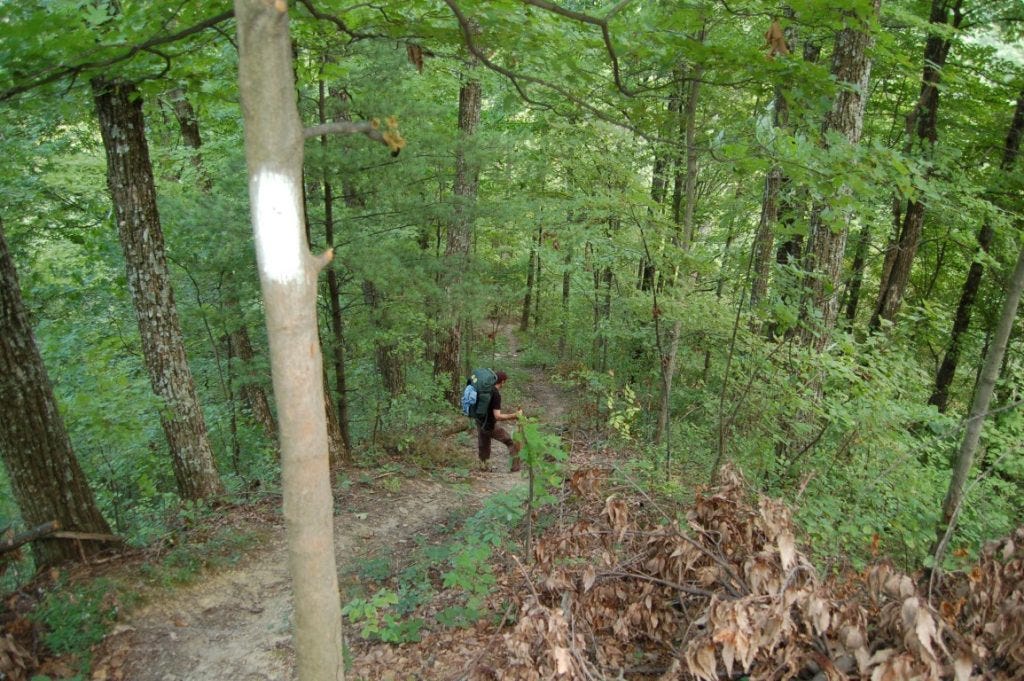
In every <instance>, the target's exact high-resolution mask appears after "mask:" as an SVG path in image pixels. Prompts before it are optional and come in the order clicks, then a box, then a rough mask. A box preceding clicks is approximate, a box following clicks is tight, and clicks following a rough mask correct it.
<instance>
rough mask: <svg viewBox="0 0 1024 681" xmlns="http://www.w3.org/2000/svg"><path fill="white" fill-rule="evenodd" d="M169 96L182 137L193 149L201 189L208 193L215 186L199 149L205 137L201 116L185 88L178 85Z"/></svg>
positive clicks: (193, 159)
mask: <svg viewBox="0 0 1024 681" xmlns="http://www.w3.org/2000/svg"><path fill="white" fill-rule="evenodd" d="M167 96H168V98H169V99H170V100H171V110H172V111H174V117H175V119H177V121H178V129H179V130H180V131H181V139H182V140H184V142H185V145H186V146H187V147H189V148H190V149H192V159H191V160H192V167H194V168H195V169H196V173H197V174H198V175H199V189H200V190H202V192H203V193H204V194H207V193H209V192H210V190H211V189H212V188H213V182H212V180H211V179H210V175H209V173H207V172H206V166H205V165H204V164H203V156H202V154H201V153H200V151H199V150H200V149H201V148H202V146H203V138H202V136H201V135H200V133H199V118H198V117H197V116H196V111H195V109H194V108H193V107H192V103H191V102H190V101H188V96H187V95H186V93H185V88H183V87H176V88H174V89H173V90H171V91H170V92H168V93H167Z"/></svg>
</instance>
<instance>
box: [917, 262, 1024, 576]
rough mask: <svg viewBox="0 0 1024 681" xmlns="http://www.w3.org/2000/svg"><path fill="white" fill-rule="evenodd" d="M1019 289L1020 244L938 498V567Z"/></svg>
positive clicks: (1022, 280)
mask: <svg viewBox="0 0 1024 681" xmlns="http://www.w3.org/2000/svg"><path fill="white" fill-rule="evenodd" d="M1022 291H1024V247H1021V250H1020V254H1019V255H1018V256H1017V265H1016V267H1014V270H1013V276H1012V277H1011V278H1010V284H1009V288H1008V290H1007V292H1006V299H1005V300H1004V301H1003V311H1002V314H1001V315H1000V317H999V325H998V326H997V327H996V331H995V335H994V337H993V339H992V344H991V345H990V346H989V348H988V351H987V352H986V353H985V363H984V366H983V367H982V370H981V378H980V379H979V381H978V388H977V391H976V392H975V393H974V401H973V402H972V403H971V414H970V416H969V417H968V419H967V430H966V432H965V433H964V439H963V442H961V443H960V449H959V451H957V455H956V459H955V460H954V464H953V477H952V479H951V480H950V483H949V491H948V492H947V493H946V498H945V500H944V501H943V502H942V519H941V520H940V522H939V525H938V528H937V530H936V542H935V545H934V546H933V547H932V552H933V554H934V555H935V565H936V566H938V567H941V565H942V558H943V556H944V554H945V550H946V547H947V546H948V544H949V538H950V537H951V536H952V534H953V530H954V528H955V527H956V521H957V518H958V517H959V515H960V509H961V507H962V506H963V496H964V485H966V484H967V476H968V475H969V474H970V472H971V465H972V464H973V462H974V455H975V453H976V452H977V450H978V442H980V441H981V427H982V425H984V423H985V416H986V414H987V413H988V406H989V403H990V402H991V401H992V393H993V391H994V390H995V386H996V381H997V380H998V379H999V367H1000V366H1001V365H1002V362H1003V356H1004V355H1005V354H1006V344H1007V342H1008V340H1009V338H1010V332H1011V331H1012V330H1013V323H1014V321H1015V319H1016V317H1017V306H1018V305H1019V303H1020V297H1021V292H1022Z"/></svg>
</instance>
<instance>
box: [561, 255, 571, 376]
mask: <svg viewBox="0 0 1024 681" xmlns="http://www.w3.org/2000/svg"><path fill="white" fill-rule="evenodd" d="M571 286H572V249H571V248H569V247H568V246H567V247H566V249H565V260H564V261H563V262H562V327H561V331H560V333H559V335H558V357H559V359H565V352H566V344H567V342H568V337H569V294H570V291H571Z"/></svg>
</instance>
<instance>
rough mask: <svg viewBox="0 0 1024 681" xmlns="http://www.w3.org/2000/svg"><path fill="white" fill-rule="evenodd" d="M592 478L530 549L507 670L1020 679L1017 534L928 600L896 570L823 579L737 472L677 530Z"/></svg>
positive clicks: (1022, 583)
mask: <svg viewBox="0 0 1024 681" xmlns="http://www.w3.org/2000/svg"><path fill="white" fill-rule="evenodd" d="M596 476H597V474H596V473H595V472H594V471H578V472H577V473H576V474H574V476H573V479H572V481H571V485H572V487H573V489H574V491H575V492H577V493H578V494H579V495H580V497H581V503H582V504H583V506H582V508H581V513H580V516H579V517H581V518H585V519H582V520H580V521H578V522H576V523H575V524H574V525H572V526H570V527H567V528H564V529H561V530H555V531H551V532H549V533H548V534H547V535H546V536H544V537H543V538H542V539H541V540H540V541H539V542H538V543H537V546H536V550H535V555H534V558H535V561H536V564H535V565H536V567H535V571H534V574H533V576H532V577H531V582H532V584H531V585H530V587H529V588H525V589H521V590H520V593H521V594H525V595H524V596H523V597H522V598H521V604H522V605H521V608H520V613H521V616H520V619H519V621H518V623H517V624H516V626H515V627H514V628H513V629H512V630H511V631H508V632H507V633H505V634H504V637H503V638H504V644H505V650H504V658H505V659H504V661H503V663H502V662H497V663H496V664H495V666H496V667H498V668H499V669H501V670H502V671H501V672H500V673H499V675H498V678H501V679H562V678H565V679H612V678H623V677H625V678H659V679H665V680H669V679H706V680H708V681H711V680H714V679H727V678H739V677H741V676H744V675H745V676H748V677H749V678H750V679H754V680H760V679H764V680H776V679H780V680H781V679H794V678H801V679H804V678H807V679H809V678H814V679H820V680H823V681H824V680H828V681H839V680H844V679H850V680H854V679H863V680H868V679H870V680H871V681H896V680H899V679H922V680H937V679H956V681H968V680H969V679H994V680H1000V681H1001V680H1010V679H1021V678H1024V579H1022V577H1024V548H1022V546H1024V528H1021V529H1019V530H1017V532H1016V533H1015V534H1014V536H1013V537H1011V538H1009V539H1006V540H1003V541H1002V542H999V543H994V544H991V545H989V546H988V547H986V548H985V550H984V552H983V555H982V557H981V560H980V562H979V564H978V566H977V567H976V568H975V569H974V570H973V571H972V572H971V573H970V574H967V575H950V576H947V579H946V582H945V587H944V589H943V591H942V593H941V594H939V595H937V597H936V598H935V599H934V601H935V602H937V605H936V607H932V605H930V604H929V601H928V599H927V597H926V596H925V595H924V594H923V593H922V592H921V590H920V589H919V588H918V585H917V583H916V582H915V581H914V579H912V578H911V577H910V576H908V575H904V574H901V573H899V572H898V571H896V570H895V569H893V568H892V567H891V566H889V565H888V564H880V565H877V566H874V567H872V568H871V569H869V570H867V571H865V572H862V573H856V574H848V575H844V576H842V577H841V578H837V579H827V580H826V579H822V578H821V577H820V576H819V575H818V573H817V571H816V570H815V569H814V567H813V565H812V564H811V562H810V561H809V560H808V558H807V557H806V556H805V555H804V554H803V553H802V552H801V551H800V550H799V548H798V547H797V543H796V539H795V537H796V534H797V532H796V529H795V528H794V526H793V521H792V518H791V515H790V512H789V510H788V509H787V508H786V507H785V505H783V504H781V503H780V502H777V501H773V500H770V499H766V498H763V497H761V498H758V499H756V500H755V499H754V498H753V497H752V495H751V493H750V491H749V488H748V486H747V485H746V484H745V483H744V481H743V479H742V478H741V477H740V476H739V475H738V473H737V472H736V471H735V470H731V469H730V470H727V471H725V474H724V475H723V482H722V484H721V485H720V486H719V487H718V488H717V489H714V490H711V491H707V492H704V493H701V494H699V495H698V496H697V499H696V501H695V503H694V506H693V508H692V509H691V510H690V511H689V513H688V514H687V515H686V521H685V526H684V527H680V526H679V525H678V524H676V523H669V524H662V525H659V524H654V523H652V518H653V517H655V516H656V515H658V514H656V513H655V512H653V511H654V509H651V508H650V507H649V504H648V505H647V506H644V505H643V504H642V503H641V502H640V501H638V500H632V499H627V498H625V497H621V496H616V495H612V496H608V497H607V498H603V497H602V496H601V492H600V490H601V487H600V486H599V485H597V484H595V479H596ZM588 511H589V512H588Z"/></svg>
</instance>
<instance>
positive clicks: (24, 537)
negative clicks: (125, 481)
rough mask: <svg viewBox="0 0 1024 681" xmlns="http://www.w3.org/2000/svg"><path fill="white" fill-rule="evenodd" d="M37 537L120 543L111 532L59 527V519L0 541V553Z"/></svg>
mask: <svg viewBox="0 0 1024 681" xmlns="http://www.w3.org/2000/svg"><path fill="white" fill-rule="evenodd" d="M39 539H68V540H75V541H101V542H109V543H111V544H121V543H123V542H124V539H123V538H122V537H118V536H116V535H113V534H98V533H96V532H75V531H73V530H62V529H60V521H58V520H51V521H49V522H45V523H43V524H42V525H37V526H36V527H33V528H32V529H31V530H26V531H25V532H22V533H21V534H16V535H14V536H13V537H11V538H10V539H6V540H3V541H0V554H3V553H8V552H10V551H14V550H15V549H17V548H18V547H20V546H23V545H25V544H28V543H29V542H34V541H36V540H39Z"/></svg>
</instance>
